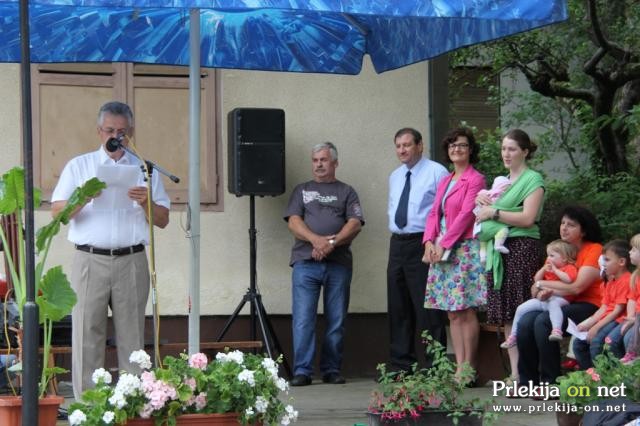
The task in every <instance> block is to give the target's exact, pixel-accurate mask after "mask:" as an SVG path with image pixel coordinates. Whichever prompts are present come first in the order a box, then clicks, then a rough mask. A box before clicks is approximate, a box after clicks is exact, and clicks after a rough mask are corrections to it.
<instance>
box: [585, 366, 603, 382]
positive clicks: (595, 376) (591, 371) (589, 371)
mask: <svg viewBox="0 0 640 426" xmlns="http://www.w3.org/2000/svg"><path fill="white" fill-rule="evenodd" d="M586 373H587V374H588V375H590V376H591V378H592V379H593V380H595V381H596V382H599V381H600V375H599V374H598V373H597V372H596V370H595V369H594V368H593V367H592V368H588V369H587V370H586Z"/></svg>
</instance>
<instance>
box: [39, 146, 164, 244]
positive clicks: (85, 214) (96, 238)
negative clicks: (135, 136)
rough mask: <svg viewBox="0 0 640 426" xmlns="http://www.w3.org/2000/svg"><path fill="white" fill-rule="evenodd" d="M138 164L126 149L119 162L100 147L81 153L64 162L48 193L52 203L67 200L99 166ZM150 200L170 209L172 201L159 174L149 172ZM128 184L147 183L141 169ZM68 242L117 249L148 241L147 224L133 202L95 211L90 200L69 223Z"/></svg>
mask: <svg viewBox="0 0 640 426" xmlns="http://www.w3.org/2000/svg"><path fill="white" fill-rule="evenodd" d="M140 164H141V162H140V160H139V159H138V158H136V157H135V156H133V155H131V154H129V153H127V152H125V153H124V155H123V156H122V158H120V160H119V161H117V162H116V161H114V160H113V159H111V157H109V156H108V155H107V153H106V152H105V151H104V148H103V147H102V146H101V147H100V148H99V149H98V150H97V151H93V152H90V153H87V154H83V155H80V156H78V157H75V158H73V159H72V160H71V161H69V162H68V163H67V165H66V166H65V167H64V169H63V170H62V174H61V175H60V179H59V181H58V184H57V185H56V188H55V189H54V191H53V194H52V196H51V202H55V201H66V200H68V199H69V197H70V196H71V194H72V193H73V191H74V190H75V189H76V188H77V187H79V186H81V185H82V184H84V183H85V182H86V181H88V180H89V179H91V178H93V177H95V176H96V173H97V169H98V166H100V165H109V166H119V165H129V166H130V165H136V166H139V165H140ZM151 181H152V193H153V201H154V202H155V203H156V204H158V205H161V206H164V207H166V208H169V207H170V205H171V202H170V200H169V196H168V195H167V193H166V191H165V189H164V185H163V184H162V179H160V178H159V176H158V173H157V172H155V173H153V174H152V180H151ZM131 186H132V187H134V186H146V183H145V182H144V175H143V173H142V171H141V172H140V176H139V178H138V180H137V182H132V183H131ZM68 239H69V241H71V242H72V243H74V244H80V245H82V244H88V245H91V246H94V247H99V248H105V249H116V248H121V247H128V246H133V245H137V244H145V245H147V244H149V224H148V223H147V219H146V218H145V214H144V210H143V208H142V207H141V206H139V205H138V204H137V203H135V202H133V201H132V204H131V208H126V209H112V210H98V209H94V207H93V200H92V201H90V202H89V203H87V204H86V205H85V206H84V207H83V208H82V210H80V211H79V212H78V213H77V214H76V215H75V216H74V217H73V218H72V219H71V221H70V223H69V235H68Z"/></svg>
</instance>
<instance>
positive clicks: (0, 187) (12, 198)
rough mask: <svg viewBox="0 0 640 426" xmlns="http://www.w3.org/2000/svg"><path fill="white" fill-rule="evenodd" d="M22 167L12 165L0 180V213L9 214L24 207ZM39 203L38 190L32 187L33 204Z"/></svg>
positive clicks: (37, 204)
mask: <svg viewBox="0 0 640 426" xmlns="http://www.w3.org/2000/svg"><path fill="white" fill-rule="evenodd" d="M25 205H26V203H25V194H24V169H23V168H22V167H14V168H12V169H11V170H9V171H8V172H7V173H5V174H4V175H3V176H2V181H0V214H4V215H6V214H11V213H15V212H16V211H18V210H24V208H25ZM39 205H40V190H39V189H36V188H34V189H33V206H34V207H37V206H39Z"/></svg>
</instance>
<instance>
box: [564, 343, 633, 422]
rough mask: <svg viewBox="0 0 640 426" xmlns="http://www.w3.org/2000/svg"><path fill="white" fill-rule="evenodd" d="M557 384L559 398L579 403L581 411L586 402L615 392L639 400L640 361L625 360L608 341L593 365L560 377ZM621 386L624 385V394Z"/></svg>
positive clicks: (577, 406)
mask: <svg viewBox="0 0 640 426" xmlns="http://www.w3.org/2000/svg"><path fill="white" fill-rule="evenodd" d="M623 385H624V388H623V387H622V386H623ZM558 388H559V392H560V402H564V403H567V404H570V405H572V406H574V407H576V409H577V410H578V412H579V413H582V412H584V409H585V407H586V406H588V405H592V404H594V403H595V402H597V401H599V400H602V399H606V398H607V397H608V394H609V393H612V392H614V393H615V395H616V396H624V397H626V398H627V399H629V400H631V401H633V402H640V362H635V363H632V364H623V363H622V362H621V361H620V360H619V359H618V358H617V357H616V356H614V355H613V353H612V352H611V351H609V347H608V345H605V350H604V352H602V353H601V354H600V355H598V356H596V358H595V360H594V361H593V367H592V368H589V369H587V370H579V371H572V372H570V373H568V374H567V375H565V376H560V377H558ZM621 389H624V395H622V391H621ZM612 395H613V394H612Z"/></svg>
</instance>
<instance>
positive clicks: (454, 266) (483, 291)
mask: <svg viewBox="0 0 640 426" xmlns="http://www.w3.org/2000/svg"><path fill="white" fill-rule="evenodd" d="M486 303H487V275H486V273H485V272H484V267H483V265H482V263H481V262H480V241H478V240H476V239H472V240H464V241H462V242H460V243H457V244H456V245H455V246H453V248H452V249H451V254H450V255H449V259H448V260H447V261H446V262H438V263H436V264H433V265H431V267H430V268H429V275H428V277H427V289H426V293H425V299H424V307H425V308H427V309H440V310H443V311H461V310H464V309H468V308H474V307H479V306H483V305H485V304H486Z"/></svg>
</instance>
